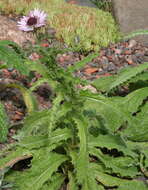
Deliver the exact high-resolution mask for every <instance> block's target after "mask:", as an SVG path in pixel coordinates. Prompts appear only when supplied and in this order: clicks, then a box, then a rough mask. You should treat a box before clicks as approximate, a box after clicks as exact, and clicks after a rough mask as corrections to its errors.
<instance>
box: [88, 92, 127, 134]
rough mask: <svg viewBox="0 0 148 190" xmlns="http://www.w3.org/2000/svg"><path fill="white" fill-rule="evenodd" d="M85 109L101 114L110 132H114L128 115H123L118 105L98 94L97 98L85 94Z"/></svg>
mask: <svg viewBox="0 0 148 190" xmlns="http://www.w3.org/2000/svg"><path fill="white" fill-rule="evenodd" d="M85 109H86V110H93V111H96V113H97V114H98V115H101V116H102V117H103V119H104V121H105V122H104V124H105V127H106V128H107V129H108V130H109V131H110V132H111V133H114V132H116V131H117V130H118V128H120V126H121V125H122V124H123V123H124V122H125V121H126V119H127V117H128V115H125V113H124V112H123V110H121V107H120V106H118V105H117V104H116V103H114V102H112V101H110V100H109V99H107V98H102V97H100V96H98V98H97V97H95V98H94V97H91V96H86V102H85Z"/></svg>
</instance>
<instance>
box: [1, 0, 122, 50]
mask: <svg viewBox="0 0 148 190" xmlns="http://www.w3.org/2000/svg"><path fill="white" fill-rule="evenodd" d="M20 4H21V6H20ZM34 8H40V9H43V10H44V11H46V12H47V13H48V23H49V26H50V27H53V28H55V29H56V37H57V38H58V39H59V40H60V41H62V42H64V43H66V44H67V45H68V46H70V47H73V48H76V49H78V50H83V51H90V50H99V48H100V47H102V46H104V47H106V46H107V45H108V44H109V43H110V42H115V41H117V40H119V38H120V34H119V31H118V27H117V26H116V24H115V21H114V19H113V17H112V15H111V14H110V13H109V12H104V11H102V10H99V9H96V8H89V7H80V6H77V5H72V4H68V3H65V2H64V0H42V1H41V0H17V1H15V0H5V1H3V0H0V9H1V11H4V12H5V13H14V14H19V15H20V14H26V13H28V11H29V10H32V9H34Z"/></svg>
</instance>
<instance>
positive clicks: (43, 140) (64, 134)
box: [19, 128, 72, 149]
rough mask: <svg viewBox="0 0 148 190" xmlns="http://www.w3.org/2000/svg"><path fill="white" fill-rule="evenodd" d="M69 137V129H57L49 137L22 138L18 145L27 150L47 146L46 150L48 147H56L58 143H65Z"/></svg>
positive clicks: (70, 132)
mask: <svg viewBox="0 0 148 190" xmlns="http://www.w3.org/2000/svg"><path fill="white" fill-rule="evenodd" d="M71 137H72V131H71V130H70V129H66V128H65V129H57V130H55V131H53V132H52V134H51V136H50V137H48V135H35V136H26V137H23V139H22V140H21V142H20V143H19V145H20V146H23V147H26V148H28V149H33V148H35V149H37V148H40V147H45V146H48V148H50V146H52V145H53V144H55V145H56V144H57V145H58V143H59V142H60V141H66V140H67V139H69V138H71Z"/></svg>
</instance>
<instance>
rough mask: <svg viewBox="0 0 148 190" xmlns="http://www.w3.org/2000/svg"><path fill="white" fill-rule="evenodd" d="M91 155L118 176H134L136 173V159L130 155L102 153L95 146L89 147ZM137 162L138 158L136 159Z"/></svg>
mask: <svg viewBox="0 0 148 190" xmlns="http://www.w3.org/2000/svg"><path fill="white" fill-rule="evenodd" d="M89 152H90V154H91V155H94V156H95V157H97V158H98V159H99V160H100V161H101V162H102V163H103V164H104V165H105V167H106V168H107V169H111V172H108V173H114V174H116V175H117V176H119V177H132V178H133V177H135V176H136V175H138V173H139V172H138V170H137V167H136V160H134V159H133V158H131V157H123V156H122V157H121V156H120V157H112V156H109V155H105V154H103V153H102V152H101V151H100V150H99V149H97V148H91V149H90V150H89ZM137 163H138V160H137Z"/></svg>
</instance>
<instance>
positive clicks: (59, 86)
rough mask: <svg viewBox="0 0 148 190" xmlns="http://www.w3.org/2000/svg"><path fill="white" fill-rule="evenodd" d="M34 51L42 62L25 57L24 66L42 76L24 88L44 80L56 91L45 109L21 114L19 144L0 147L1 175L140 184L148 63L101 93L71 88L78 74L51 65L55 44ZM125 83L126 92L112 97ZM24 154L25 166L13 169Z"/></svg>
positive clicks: (36, 183)
mask: <svg viewBox="0 0 148 190" xmlns="http://www.w3.org/2000/svg"><path fill="white" fill-rule="evenodd" d="M53 52H54V53H53ZM38 53H40V54H41V55H42V58H41V60H40V61H41V62H43V63H44V64H39V63H36V62H31V61H30V62H29V63H28V64H29V67H27V68H28V71H29V70H34V71H36V72H39V73H40V74H42V76H43V77H42V78H41V79H39V80H38V81H37V82H36V83H35V84H34V85H33V86H32V88H31V89H29V91H33V90H34V89H35V88H36V87H38V86H39V85H41V84H42V83H44V82H45V81H46V82H47V83H48V84H49V85H50V86H51V87H52V90H53V92H54V94H55V96H54V97H53V99H52V108H51V109H47V110H43V111H34V110H32V111H31V112H30V113H28V115H27V116H26V118H25V120H24V124H23V128H22V129H21V131H20V132H19V134H18V135H17V137H16V138H17V140H18V143H16V144H14V145H13V147H12V146H11V147H10V148H9V147H8V148H7V149H6V150H3V151H1V152H0V158H1V160H0V171H3V170H5V168H9V172H7V173H6V174H5V176H6V177H5V180H7V181H9V182H11V183H12V184H13V188H12V189H14V190H17V189H18V190H20V189H23V190H27V189H28V188H29V189H30V190H41V189H42V190H44V189H45V190H47V189H50V190H60V188H61V187H62V186H63V187H64V186H65V187H66V188H67V189H70V190H90V189H93V190H98V189H101V190H103V189H105V188H106V187H107V188H111V189H112V188H114V189H117V190H125V189H126V190H139V188H140V189H141V190H146V189H147V185H146V184H145V183H143V182H142V181H140V180H137V177H138V176H140V177H143V176H145V177H148V173H147V168H148V151H147V148H148V143H147V141H148V119H147V108H148V102H147V96H148V74H147V72H148V71H147V69H148V63H145V64H143V65H140V66H139V67H135V68H134V69H133V68H128V69H126V70H124V71H122V72H121V73H120V74H119V76H118V75H117V76H115V78H112V79H111V81H108V82H107V83H106V82H104V84H108V86H106V89H105V90H104V91H105V92H106V94H104V95H103V94H101V93H100V94H99V93H97V94H93V93H91V92H89V91H83V90H81V89H77V88H76V86H77V85H78V84H80V83H82V82H83V81H81V80H80V79H77V78H75V77H73V76H72V75H71V72H72V71H74V70H75V69H76V67H75V66H71V69H68V70H64V69H62V68H60V67H58V65H56V62H55V59H54V58H55V55H56V52H55V51H52V54H51V49H50V48H47V49H45V48H42V49H41V48H39V49H38ZM89 59H90V57H89ZM83 65H84V63H79V66H78V67H80V66H83ZM100 80H101V79H100ZM139 83H140V87H139ZM97 84H98V85H99V79H98V80H97V81H95V82H94V83H93V85H95V86H96V87H97V88H98V89H99V90H101V88H99V87H98V86H97ZM124 85H125V86H126V87H128V88H129V93H128V94H127V95H125V96H119V94H118V93H117V90H118V89H119V88H121V87H123V86H124ZM28 158H30V162H31V163H30V164H29V166H28V168H27V169H25V170H23V171H15V170H13V168H12V166H13V165H14V164H16V163H18V162H19V161H20V160H25V159H28Z"/></svg>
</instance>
